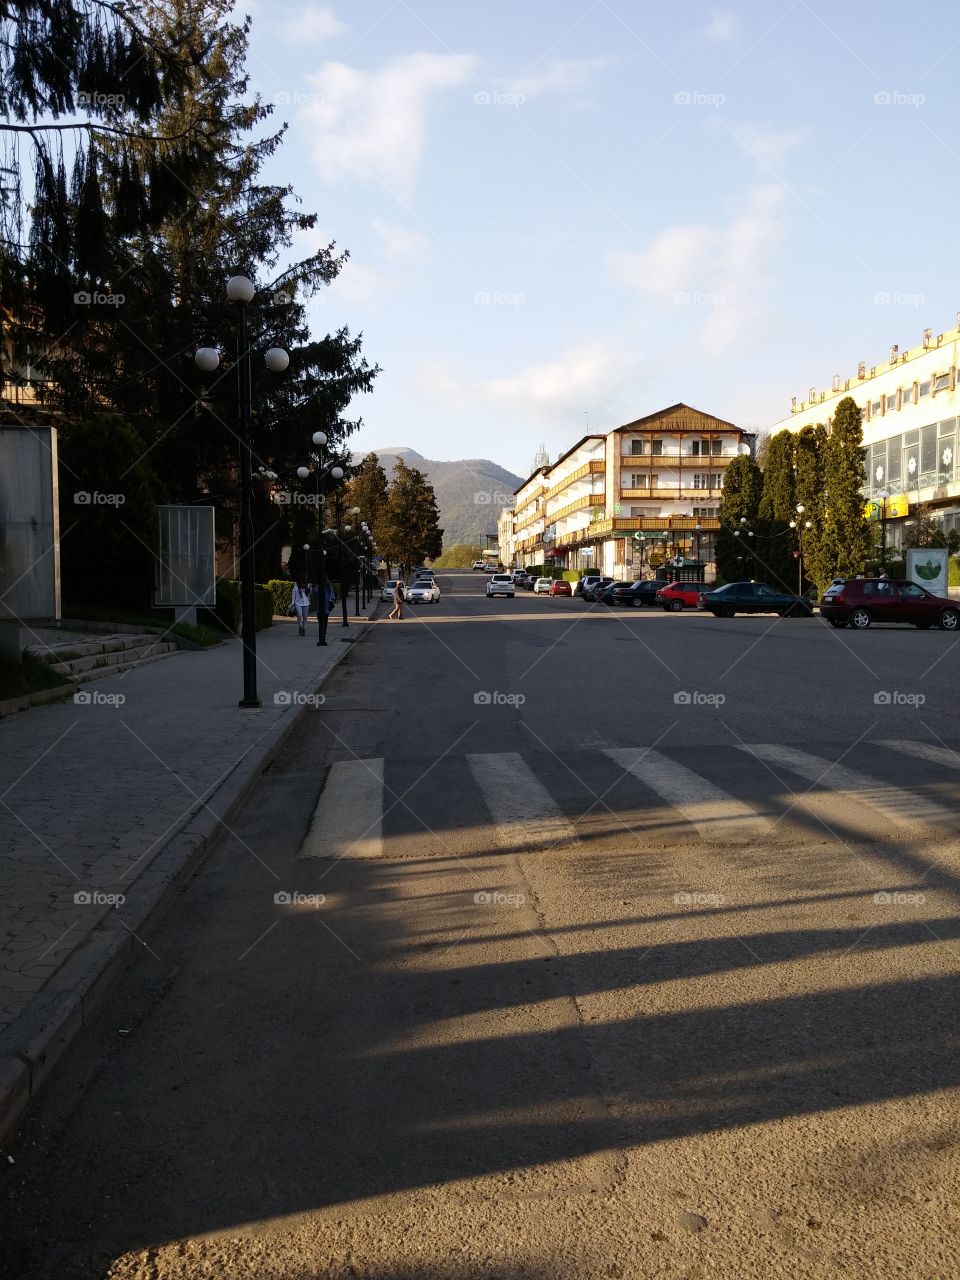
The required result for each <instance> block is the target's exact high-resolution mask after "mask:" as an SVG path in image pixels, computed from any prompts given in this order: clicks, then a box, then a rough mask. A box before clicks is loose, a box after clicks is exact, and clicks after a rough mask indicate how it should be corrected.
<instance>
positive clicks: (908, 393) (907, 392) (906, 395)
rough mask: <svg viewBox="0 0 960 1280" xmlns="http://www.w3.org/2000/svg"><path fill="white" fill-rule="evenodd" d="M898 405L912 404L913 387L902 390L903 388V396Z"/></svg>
mask: <svg viewBox="0 0 960 1280" xmlns="http://www.w3.org/2000/svg"><path fill="white" fill-rule="evenodd" d="M900 403H901V404H912V403H913V387H904V388H903V396H902V398H901V401H900Z"/></svg>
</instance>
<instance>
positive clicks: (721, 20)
mask: <svg viewBox="0 0 960 1280" xmlns="http://www.w3.org/2000/svg"><path fill="white" fill-rule="evenodd" d="M739 29H740V20H739V19H738V17H737V15H736V14H735V13H730V12H729V11H722V10H720V9H714V10H713V12H712V13H711V15H710V21H709V22H708V23H707V25H706V26H705V27H704V29H703V34H704V35H705V36H706V38H707V39H708V40H711V41H712V42H713V43H714V44H727V43H729V41H731V40H735V39H736V38H737V34H738V32H739Z"/></svg>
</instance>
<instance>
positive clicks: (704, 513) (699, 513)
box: [693, 507, 720, 520]
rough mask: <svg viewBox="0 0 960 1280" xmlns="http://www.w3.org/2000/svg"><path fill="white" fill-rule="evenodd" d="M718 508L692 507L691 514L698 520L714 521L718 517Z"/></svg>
mask: <svg viewBox="0 0 960 1280" xmlns="http://www.w3.org/2000/svg"><path fill="white" fill-rule="evenodd" d="M719 512H720V508H719V507H694V508H693V514H694V516H695V517H696V518H697V519H698V520H699V519H706V520H714V519H716V517H717V515H719Z"/></svg>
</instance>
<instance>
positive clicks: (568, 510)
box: [547, 491, 606, 523]
mask: <svg viewBox="0 0 960 1280" xmlns="http://www.w3.org/2000/svg"><path fill="white" fill-rule="evenodd" d="M605 501H606V495H605V494H604V493H603V492H602V491H601V492H600V493H585V494H584V495H583V497H582V498H577V499H576V500H575V501H574V502H568V503H567V505H566V506H565V507H561V508H560V509H559V510H558V511H548V512H547V519H548V520H549V521H550V522H551V523H553V522H554V521H556V520H562V519H563V518H564V516H569V515H573V513H574V512H575V511H583V510H585V509H586V508H587V507H602V506H603V504H604V502H605Z"/></svg>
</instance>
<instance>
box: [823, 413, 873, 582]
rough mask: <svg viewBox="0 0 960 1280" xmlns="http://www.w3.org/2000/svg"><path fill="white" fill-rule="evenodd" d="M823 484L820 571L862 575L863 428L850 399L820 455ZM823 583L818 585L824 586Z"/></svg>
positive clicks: (866, 543)
mask: <svg viewBox="0 0 960 1280" xmlns="http://www.w3.org/2000/svg"><path fill="white" fill-rule="evenodd" d="M823 481H824V502H825V504H826V510H825V513H824V520H823V538H822V553H821V557H820V561H821V568H822V569H824V570H826V572H827V573H828V574H830V575H831V576H833V575H834V574H836V575H839V576H841V577H845V578H850V577H853V576H854V575H855V574H858V573H863V570H864V567H865V565H866V562H867V559H868V558H869V555H870V543H871V538H870V527H869V525H868V523H867V520H866V518H865V516H864V513H863V509H864V497H863V487H864V484H865V483H866V471H865V469H864V462H863V425H862V422H861V418H860V409H859V408H858V406H857V403H856V401H855V400H854V399H853V398H852V397H851V396H845V397H844V398H843V399H842V400H841V401H840V403H839V404H838V405H837V407H836V410H835V411H834V415H833V422H832V424H831V427H830V434H829V435H828V436H827V441H826V445H825V446H824V451H823ZM826 581H829V579H827V580H826ZM826 581H821V582H820V584H819V585H820V586H821V587H823V586H825V585H826Z"/></svg>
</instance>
